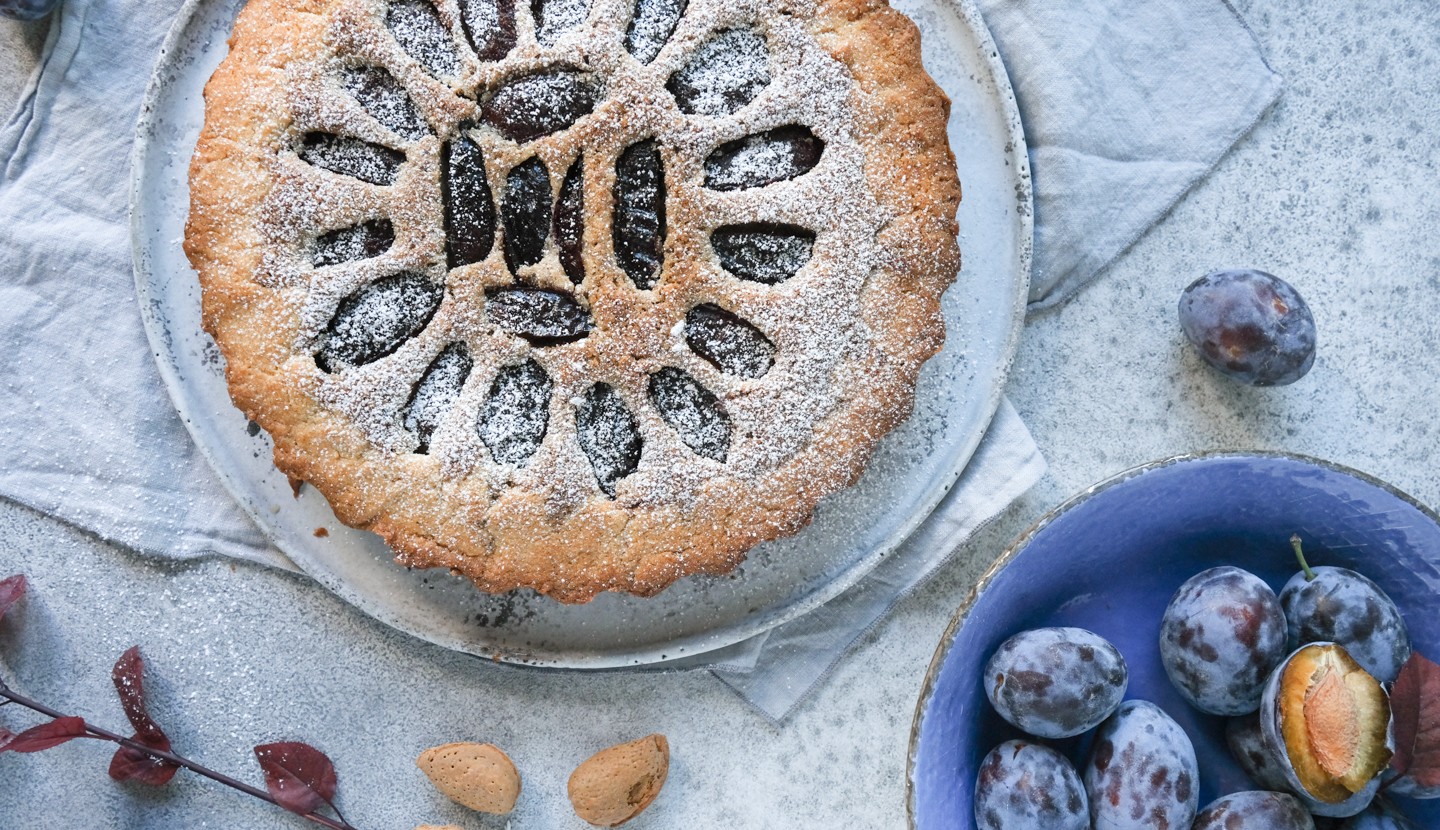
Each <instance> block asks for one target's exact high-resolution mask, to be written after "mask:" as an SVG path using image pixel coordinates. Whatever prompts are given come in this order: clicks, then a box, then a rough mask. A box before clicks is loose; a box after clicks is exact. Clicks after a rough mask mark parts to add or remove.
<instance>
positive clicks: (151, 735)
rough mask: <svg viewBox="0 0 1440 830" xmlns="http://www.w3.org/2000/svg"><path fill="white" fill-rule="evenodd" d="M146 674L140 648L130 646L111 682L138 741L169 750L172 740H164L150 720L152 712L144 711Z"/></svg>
mask: <svg viewBox="0 0 1440 830" xmlns="http://www.w3.org/2000/svg"><path fill="white" fill-rule="evenodd" d="M144 673H145V660H144V658H142V657H141V656H140V647H139V646H131V647H130V648H128V649H126V650H125V653H124V654H122V655H120V659H119V660H116V661H115V668H113V669H111V670H110V679H111V680H112V681H114V683H115V691H116V692H118V693H119V694H120V706H121V707H123V708H124V709H125V717H127V718H129V719H130V725H131V726H133V727H135V737H136V739H137V740H139V741H140V742H141V743H143V744H146V745H148V746H160V745H161V744H162V743H163V744H164V748H165V749H167V750H168V749H169V748H170V740H169V739H168V738H166V737H165V733H164V732H163V731H162V730H161V729H160V725H159V724H157V723H155V721H154V720H153V719H151V717H150V711H149V709H147V708H146V707H145V686H144V684H143V683H142V682H141V676H142V675H143V674H144Z"/></svg>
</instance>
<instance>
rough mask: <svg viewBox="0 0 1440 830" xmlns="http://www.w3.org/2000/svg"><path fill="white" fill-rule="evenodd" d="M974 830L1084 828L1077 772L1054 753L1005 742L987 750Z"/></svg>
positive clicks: (1087, 824) (1084, 805)
mask: <svg viewBox="0 0 1440 830" xmlns="http://www.w3.org/2000/svg"><path fill="white" fill-rule="evenodd" d="M975 826H976V827H977V828H978V830H1088V828H1089V827H1090V808H1089V806H1088V804H1087V803H1086V801H1085V789H1084V787H1083V785H1081V783H1080V774H1079V773H1078V772H1076V771H1075V767H1074V766H1073V765H1072V764H1071V763H1070V762H1069V761H1067V760H1066V759H1065V756H1063V755H1061V754H1060V753H1058V752H1056V751H1055V750H1053V749H1051V748H1049V747H1047V746H1041V745H1040V744H1036V743H1031V742H1029V741H1006V742H1005V743H1003V744H1001V745H999V746H997V747H995V748H994V749H992V750H990V754H989V755H986V756H985V760H984V761H983V762H982V763H981V764H980V773H979V775H977V776H976V779H975Z"/></svg>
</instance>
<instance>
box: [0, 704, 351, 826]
mask: <svg viewBox="0 0 1440 830" xmlns="http://www.w3.org/2000/svg"><path fill="white" fill-rule="evenodd" d="M0 697H3V698H4V701H3V702H0V706H3V705H6V704H9V703H15V704H18V705H20V706H24V707H25V708H26V709H31V710H34V711H36V712H39V713H40V714H42V715H45V716H46V717H48V718H50V719H51V720H54V719H56V718H63V717H65V715H64V713H62V712H58V711H56V710H54V709H52V708H50V707H49V706H46V705H45V704H43V703H41V702H39V701H37V700H31V699H30V698H28V697H25V696H24V695H21V694H19V693H18V692H16V691H14V690H13V689H11V688H10V687H9V686H7V685H5V683H4V681H0ZM85 731H86V732H88V733H90V735H91V736H92V737H95V738H103V739H105V740H107V741H113V742H114V743H117V744H119V745H121V746H126V747H130V748H131V749H134V750H137V751H139V752H143V753H145V754H146V755H149V756H150V757H152V758H158V759H160V760H162V761H169V762H170V763H172V764H175V765H176V766H180V767H184V768H185V769H188V770H190V771H191V772H193V773H196V774H197V775H203V776H205V777H206V778H209V779H210V780H212V781H217V782H219V783H221V784H224V785H225V786H227V787H231V788H233V789H236V790H239V791H240V792H242V793H245V794H246V795H252V796H254V797H256V798H258V799H260V800H261V801H268V802H270V803H271V804H274V805H275V806H277V807H279V806H280V802H278V801H276V800H275V796H273V795H271V794H270V793H268V792H266V791H265V790H262V789H260V788H259V787H252V786H250V785H249V784H246V783H245V782H244V781H240V780H238V779H235V778H231V777H230V776H228V775H226V774H225V773H223V772H216V771H215V770H213V769H210V768H209V767H207V766H204V765H202V764H198V763H196V762H195V761H192V760H190V759H189V758H186V757H184V756H182V755H176V754H175V753H173V752H166V751H165V750H163V749H156V748H155V747H152V746H146V745H145V744H142V743H140V742H139V741H136V740H132V739H130V738H126V737H124V736H123V735H117V734H115V733H114V732H111V731H110V730H108V729H101V728H100V727H98V726H92V725H90V723H89V722H86V724H85ZM332 806H333V805H332ZM281 809H284V808H283V807H282V808H281ZM335 812H336V814H337V815H338V814H339V812H340V811H339V810H336V811H335ZM301 818H304V819H307V820H309V821H312V822H314V823H316V824H318V825H320V826H322V827H328V828H330V830H355V828H353V827H351V826H350V825H349V824H347V823H346V822H345V820H344V817H343V816H342V817H341V819H340V820H339V821H336V820H335V819H333V818H330V817H329V816H324V815H320V814H319V813H315V812H310V813H305V814H304V815H302V816H301Z"/></svg>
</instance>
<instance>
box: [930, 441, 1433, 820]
mask: <svg viewBox="0 0 1440 830" xmlns="http://www.w3.org/2000/svg"><path fill="white" fill-rule="evenodd" d="M1292 533H1299V534H1300V535H1301V537H1302V538H1304V540H1305V550H1306V554H1307V557H1308V558H1309V560H1310V563H1311V564H1312V565H1341V566H1344V567H1348V568H1353V569H1355V570H1357V571H1359V572H1361V573H1363V574H1365V575H1366V576H1368V577H1370V578H1371V579H1373V580H1375V582H1377V583H1379V585H1380V587H1381V588H1383V589H1385V591H1386V593H1388V594H1389V595H1390V596H1391V597H1392V598H1393V599H1394V600H1395V602H1396V604H1397V605H1399V606H1400V610H1401V611H1402V612H1403V613H1404V614H1405V618H1406V622H1407V623H1408V624H1409V626H1410V634H1411V639H1412V640H1413V642H1414V646H1415V649H1416V650H1417V651H1419V652H1420V653H1422V654H1425V655H1426V656H1428V657H1430V658H1432V659H1440V614H1437V613H1436V610H1437V607H1440V600H1437V598H1440V516H1437V515H1436V514H1435V513H1434V512H1432V511H1431V510H1429V509H1427V508H1426V507H1424V506H1422V505H1420V504H1418V503H1417V502H1415V501H1414V500H1413V499H1411V498H1410V497H1408V496H1406V495H1405V494H1403V493H1401V492H1399V491H1397V490H1395V489H1394V488H1393V487H1390V486H1389V485H1387V484H1385V483H1384V482H1381V481H1379V480H1377V479H1374V478H1371V477H1369V476H1366V475H1364V474H1362V473H1358V472H1355V471H1353V470H1347V469H1344V468H1342V467H1338V466H1336V465H1333V464H1329V463H1326V462H1322V461H1316V460H1313V459H1306V458H1299V457H1296V456H1289V455H1268V454H1256V453H1243V454H1240V453H1226V454H1215V455H1205V456H1186V457H1181V458H1174V459H1170V460H1167V461H1161V462H1157V463H1154V464H1150V465H1147V466H1145V467H1141V468H1138V469H1136V470H1132V471H1130V472H1127V473H1122V474H1121V475H1119V476H1117V477H1115V478H1113V479H1110V480H1109V481H1106V482H1103V483H1101V484H1099V485H1096V486H1095V487H1092V488H1091V489H1089V490H1087V491H1085V492H1084V493H1081V494H1080V495H1078V496H1076V497H1075V498H1072V499H1071V500H1070V501H1068V502H1066V503H1065V504H1063V505H1061V506H1060V507H1058V508H1056V509H1055V510H1054V511H1052V512H1051V513H1050V514H1049V515H1047V516H1046V517H1045V518H1044V519H1042V520H1041V521H1040V522H1039V523H1038V524H1037V525H1036V526H1035V527H1034V528H1032V529H1031V530H1030V531H1029V532H1027V533H1026V534H1025V535H1024V536H1022V537H1021V538H1020V539H1019V540H1018V541H1017V542H1016V543H1015V545H1014V546H1013V547H1011V549H1010V550H1009V551H1007V552H1006V553H1005V554H1004V555H1003V556H1002V557H1001V558H1000V560H999V561H998V562H997V563H996V564H995V566H994V567H993V568H992V569H991V570H990V572H989V573H988V574H987V575H986V576H985V577H984V578H982V579H981V580H980V583H979V584H978V585H977V586H976V588H975V590H974V592H973V593H972V594H971V595H970V597H969V598H968V599H967V600H966V601H965V603H964V604H963V605H962V606H961V607H960V610H959V611H958V612H957V613H956V615H955V619H954V621H953V622H951V624H950V628H949V629H948V630H947V631H946V632H945V636H944V637H943V638H942V639H941V641H940V647H939V648H938V650H937V651H936V653H935V659H934V662H933V663H932V664H931V666H930V671H929V673H928V674H927V676H926V680H925V685H924V688H923V689H922V691H921V694H920V702H919V705H918V707H917V709H916V713H915V726H914V731H913V734H912V736H911V745H910V768H909V799H908V805H907V806H908V810H909V815H910V825H911V827H914V828H919V830H941V828H960V829H961V830H973V828H974V827H975V817H974V806H973V803H972V801H971V795H972V791H973V789H974V786H975V773H976V769H977V768H978V766H979V764H980V761H981V759H982V758H984V756H985V754H986V753H987V752H989V751H990V749H991V748H992V747H994V746H995V745H996V744H999V743H1000V742H1002V741H1005V740H1008V739H1010V738H1014V737H1020V733H1019V732H1017V731H1016V730H1015V729H1014V727H1011V726H1010V725H1008V724H1006V723H1005V722H1004V721H1002V720H1001V719H1000V717H999V716H998V715H996V714H995V712H994V711H993V710H992V709H991V708H990V704H989V702H988V701H987V700H986V699H985V694H984V691H983V690H982V689H981V684H980V671H981V669H982V667H983V666H984V664H985V661H986V660H988V659H989V657H990V655H991V654H992V653H993V652H994V651H995V649H996V648H997V647H998V646H999V645H1000V643H1002V642H1004V641H1005V639H1006V638H1008V637H1009V636H1010V635H1012V634H1015V633H1016V632H1018V631H1023V630H1025V629H1027V628H1036V627H1040V626H1049V625H1071V626H1079V627H1081V628H1088V629H1090V630H1092V631H1095V632H1097V633H1099V634H1100V635H1102V636H1104V637H1106V638H1108V639H1109V640H1110V641H1111V642H1113V643H1114V644H1115V645H1116V646H1117V647H1118V648H1119V649H1120V651H1121V652H1122V653H1123V654H1124V655H1125V660H1126V662H1127V663H1128V664H1129V667H1130V688H1129V691H1128V692H1127V694H1126V697H1127V698H1132V699H1133V698H1139V699H1144V700H1150V701H1153V702H1155V703H1156V704H1158V705H1159V706H1161V707H1162V708H1163V709H1164V710H1165V711H1166V712H1168V713H1169V714H1170V715H1171V717H1173V718H1175V720H1176V721H1178V722H1179V723H1180V725H1181V726H1183V727H1184V728H1185V730H1186V731H1187V732H1188V733H1189V734H1190V737H1191V740H1192V741H1193V742H1194V743H1195V751H1196V754H1197V756H1198V757H1199V761H1200V804H1201V806H1204V805H1205V804H1207V803H1209V802H1210V801H1211V800H1212V799H1214V798H1217V797H1219V796H1222V795H1225V794H1227V793H1232V792H1236V791H1239V790H1249V789H1255V786H1254V785H1253V784H1251V783H1250V782H1249V780H1248V779H1247V778H1246V777H1245V775H1244V773H1242V772H1241V771H1240V769H1239V767H1237V766H1236V765H1235V763H1234V762H1233V761H1231V760H1230V756H1229V753H1228V752H1227V750H1226V748H1225V735H1224V723H1225V719H1224V718H1219V717H1214V716H1211V715H1204V714H1201V713H1200V712H1197V711H1195V710H1194V709H1191V708H1190V707H1189V706H1188V705H1186V704H1185V702H1184V701H1183V700H1182V699H1181V698H1180V695H1179V693H1178V692H1176V691H1175V689H1174V687H1172V686H1171V685H1170V681H1169V679H1168V678H1167V677H1166V676H1165V670H1164V668H1163V667H1162V666H1161V665H1160V653H1159V646H1158V645H1157V639H1158V636H1159V630H1160V617H1161V614H1163V613H1164V610H1165V606H1166V605H1167V604H1169V602H1170V598H1171V596H1172V595H1173V594H1174V593H1175V590H1176V589H1177V588H1179V587H1180V584H1181V583H1182V582H1184V581H1185V580H1186V579H1189V578H1190V577H1191V576H1194V575H1195V574H1196V573H1199V572H1200V571H1202V570H1205V569H1206V568H1211V567H1215V566H1217V565H1236V566H1238V567H1241V568H1245V569H1246V570H1249V571H1251V572H1253V573H1255V574H1256V575H1258V576H1259V577H1261V578H1262V579H1264V580H1265V581H1266V582H1268V583H1269V584H1270V586H1271V587H1272V588H1274V589H1275V590H1276V591H1277V592H1278V591H1279V590H1280V588H1281V587H1283V586H1284V584H1285V582H1286V580H1288V579H1289V578H1290V577H1291V575H1292V574H1294V573H1295V571H1296V570H1297V567H1296V565H1295V561H1294V558H1293V553H1292V552H1291V549H1290V544H1289V538H1290V535H1291V534H1292ZM1050 743H1051V744H1052V745H1053V746H1055V747H1056V748H1057V749H1059V750H1060V751H1061V752H1063V753H1065V754H1066V755H1068V756H1069V757H1070V758H1071V760H1073V761H1075V762H1076V764H1077V767H1078V766H1079V764H1080V763H1081V762H1083V760H1084V757H1085V753H1086V751H1088V749H1089V737H1088V735H1086V736H1081V737H1079V738H1074V739H1070V740H1067V741H1056V742H1050ZM1396 803H1397V804H1399V805H1400V807H1401V809H1403V810H1404V811H1405V812H1406V813H1407V814H1408V815H1409V816H1410V817H1411V818H1413V819H1415V821H1416V822H1417V823H1418V824H1419V826H1421V827H1440V800H1432V801H1411V800H1407V799H1396Z"/></svg>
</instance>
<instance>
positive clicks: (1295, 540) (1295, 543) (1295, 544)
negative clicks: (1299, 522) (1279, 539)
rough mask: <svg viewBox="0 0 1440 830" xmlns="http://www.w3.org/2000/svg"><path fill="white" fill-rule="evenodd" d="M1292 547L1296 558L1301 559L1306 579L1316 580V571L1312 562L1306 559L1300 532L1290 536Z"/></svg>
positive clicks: (1307, 580)
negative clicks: (1301, 544) (1312, 566)
mask: <svg viewBox="0 0 1440 830" xmlns="http://www.w3.org/2000/svg"><path fill="white" fill-rule="evenodd" d="M1290 547H1292V548H1294V549H1295V558H1296V559H1297V560H1299V561H1300V570H1302V571H1304V572H1305V581H1306V582H1314V581H1315V571H1314V570H1312V569H1311V568H1310V563H1309V562H1306V561H1305V551H1304V550H1302V549H1301V547H1300V534H1298V533H1295V534H1291V536H1290Z"/></svg>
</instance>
